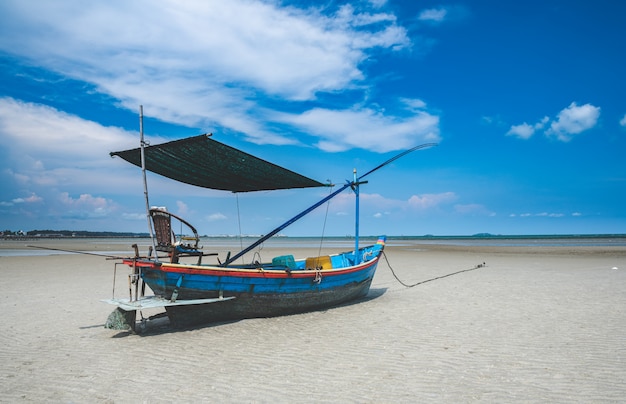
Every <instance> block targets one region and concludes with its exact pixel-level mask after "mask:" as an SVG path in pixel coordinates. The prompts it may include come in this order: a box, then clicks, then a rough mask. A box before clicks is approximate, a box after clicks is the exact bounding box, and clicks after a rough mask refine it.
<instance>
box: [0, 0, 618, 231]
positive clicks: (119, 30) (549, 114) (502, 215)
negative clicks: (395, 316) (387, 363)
mask: <svg viewBox="0 0 626 404" xmlns="http://www.w3.org/2000/svg"><path fill="white" fill-rule="evenodd" d="M625 15H626V2H620V1H613V0H599V1H576V0H541V1H536V0H529V1H525V2H513V1H511V2H509V1H497V0H493V1H486V0H472V1H470V0H458V1H452V2H439V1H428V0H424V1H415V0H405V1H404V0H403V1H401V0H370V1H367V0H362V1H334V0H329V1H327V2H324V1H320V2H308V1H278V0H267V1H254V0H230V1H217V0H216V1H205V0H198V1H193V0H187V1H184V2H179V1H177V0H159V1H147V0H146V1H144V0H134V1H116V0H113V1H92V2H84V1H82V0H59V1H54V2H50V1H43V0H41V1H38V0H29V1H23V0H4V1H2V2H0V181H1V184H2V186H1V189H0V228H1V230H12V231H17V230H23V231H31V230H47V229H52V230H76V231H77V230H91V231H124V232H126V231H131V232H146V231H147V228H148V226H147V220H146V214H145V207H146V204H145V201H144V194H143V183H142V176H141V170H139V169H138V168H137V167H135V166H133V165H131V164H128V163H127V162H125V161H123V160H122V159H120V158H112V157H110V155H109V153H110V152H112V151H120V150H125V149H128V148H134V147H138V146H139V108H140V105H142V106H143V112H144V120H143V127H144V133H145V137H146V140H147V141H148V142H149V143H150V144H158V143H161V142H165V141H170V140H175V139H182V138H185V137H189V136H195V135H198V134H202V133H212V134H213V139H215V140H217V141H220V142H222V143H225V144H227V145H230V146H233V147H235V148H238V149H241V150H243V151H246V152H248V153H250V154H253V155H255V156H258V157H260V158H263V159H265V160H268V161H271V162H273V163H275V164H278V165H281V166H283V167H286V168H288V169H290V170H293V171H295V172H298V173H300V174H303V175H305V176H307V177H310V178H313V179H315V180H318V181H321V182H327V181H330V182H331V183H333V184H344V183H345V181H346V180H350V179H352V175H353V174H352V172H353V169H356V170H357V173H364V172H367V171H368V170H370V169H371V168H373V167H375V166H377V165H378V164H380V163H382V162H384V161H386V160H388V159H390V158H392V157H393V156H394V155H396V154H398V153H401V152H402V151H404V150H406V149H409V148H411V147H413V146H417V145H420V144H423V143H431V142H435V143H437V144H438V145H437V146H436V147H432V148H428V149H425V150H419V151H415V152H413V153H411V154H408V155H407V156H404V157H402V158H401V159H398V160H396V161H394V162H393V163H392V164H389V165H387V166H385V167H384V168H382V169H380V170H378V171H376V172H375V173H373V174H371V175H369V176H368V177H367V180H368V183H367V184H363V185H362V186H361V190H360V233H361V234H362V235H379V234H387V235H394V236H402V235H404V236H421V235H427V234H428V235H440V236H443V235H473V234H477V233H491V234H505V235H524V234H532V235H541V234H598V233H604V234H616V233H620V234H622V233H626V209H624V207H623V206H624V201H625V200H626V163H625V160H626V159H625V158H624V153H625V152H626V78H625V75H624V72H625V71H626V52H624V45H623V43H624V39H626V24H624V23H623V19H624V16H625ZM148 187H149V199H150V201H149V203H150V205H155V206H167V208H168V209H169V210H170V211H172V212H174V213H176V214H179V215H182V216H183V217H185V218H186V219H187V220H188V221H190V222H191V223H193V224H194V225H195V226H196V227H197V228H198V230H199V232H200V234H207V235H224V234H229V235H237V234H264V233H267V232H269V231H270V230H272V229H273V228H274V227H277V226H278V225H280V224H281V223H282V222H284V221H286V220H288V219H289V218H290V217H292V216H294V215H296V214H297V213H299V212H300V211H301V210H304V209H305V208H307V207H308V206H310V205H312V204H313V203H315V202H317V201H318V200H319V199H321V198H322V197H324V196H325V195H327V194H328V192H329V191H330V190H329V189H327V188H310V189H300V190H283V191H274V192H250V193H240V194H233V193H230V192H223V191H214V190H206V189H201V188H196V187H192V186H188V185H184V184H178V183H175V182H173V181H171V180H168V179H165V178H163V177H160V176H158V175H155V174H148ZM354 202H355V197H354V194H353V193H352V192H351V191H349V190H348V191H346V192H344V193H342V194H340V195H339V196H338V197H336V198H334V199H333V200H332V201H331V202H330V203H329V204H328V205H323V206H322V207H320V208H318V209H317V210H316V211H314V212H313V213H311V214H309V215H308V216H306V217H305V218H304V219H302V220H301V221H299V222H297V223H296V224H294V225H292V226H291V227H289V228H287V229H285V230H284V231H283V232H282V234H284V235H287V236H318V235H321V234H323V235H327V236H344V235H353V234H354V232H355V228H354V215H355V203H354Z"/></svg>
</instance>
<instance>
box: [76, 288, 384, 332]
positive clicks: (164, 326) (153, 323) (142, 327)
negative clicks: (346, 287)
mask: <svg viewBox="0 0 626 404" xmlns="http://www.w3.org/2000/svg"><path fill="white" fill-rule="evenodd" d="M386 291H387V288H371V289H370V290H369V293H368V294H367V296H365V297H362V298H359V299H356V300H352V301H349V302H346V303H342V304H339V305H336V306H333V307H326V308H323V309H319V310H312V311H307V312H303V313H294V314H288V315H283V316H280V317H289V316H298V315H303V314H306V313H323V312H327V311H331V310H336V309H341V308H343V307H349V306H353V305H357V304H363V303H367V302H369V301H372V300H375V299H377V298H379V297H381V296H382V295H384V294H385V292H386ZM244 320H246V319H235V320H228V321H216V322H211V323H204V324H198V325H194V326H187V327H174V326H172V325H171V323H170V320H169V318H168V317H167V314H166V313H165V312H162V313H159V314H155V315H153V316H150V317H146V318H143V319H141V320H138V321H137V322H136V324H135V330H134V331H133V330H131V329H130V327H129V329H127V330H120V332H118V333H116V334H114V335H112V336H111V338H125V337H129V336H134V335H135V336H140V337H149V336H153V335H163V334H169V333H175V332H180V331H192V330H200V329H208V328H213V327H220V326H223V325H226V324H233V323H238V322H240V321H244ZM93 327H96V326H88V327H81V328H93ZM97 327H104V324H101V325H98V326H97ZM105 328H106V327H105Z"/></svg>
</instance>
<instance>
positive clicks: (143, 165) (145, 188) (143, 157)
mask: <svg viewBox="0 0 626 404" xmlns="http://www.w3.org/2000/svg"><path fill="white" fill-rule="evenodd" d="M139 136H140V139H141V140H140V147H141V173H142V175H143V195H144V197H145V200H146V218H147V219H148V229H149V231H150V240H151V241H152V251H153V253H154V259H156V260H158V255H157V254H158V253H157V250H156V244H155V241H154V231H153V230H152V218H151V217H150V200H149V199H148V180H147V178H146V154H145V150H144V149H145V146H146V143H145V141H144V140H143V105H140V106H139Z"/></svg>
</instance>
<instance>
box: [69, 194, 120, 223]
mask: <svg viewBox="0 0 626 404" xmlns="http://www.w3.org/2000/svg"><path fill="white" fill-rule="evenodd" d="M59 200H60V202H61V205H62V206H63V207H64V209H63V211H62V212H61V216H62V217H68V218H94V217H105V216H108V215H109V213H111V211H112V210H114V209H115V206H116V205H115V203H114V202H113V201H111V200H109V199H106V198H103V197H98V196H92V195H90V194H81V195H80V196H79V197H78V198H73V197H71V196H70V195H69V193H67V192H62V193H61V194H60V195H59Z"/></svg>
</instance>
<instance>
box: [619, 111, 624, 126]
mask: <svg viewBox="0 0 626 404" xmlns="http://www.w3.org/2000/svg"><path fill="white" fill-rule="evenodd" d="M619 124H620V125H621V126H626V114H624V116H623V117H622V119H620V120H619Z"/></svg>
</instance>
